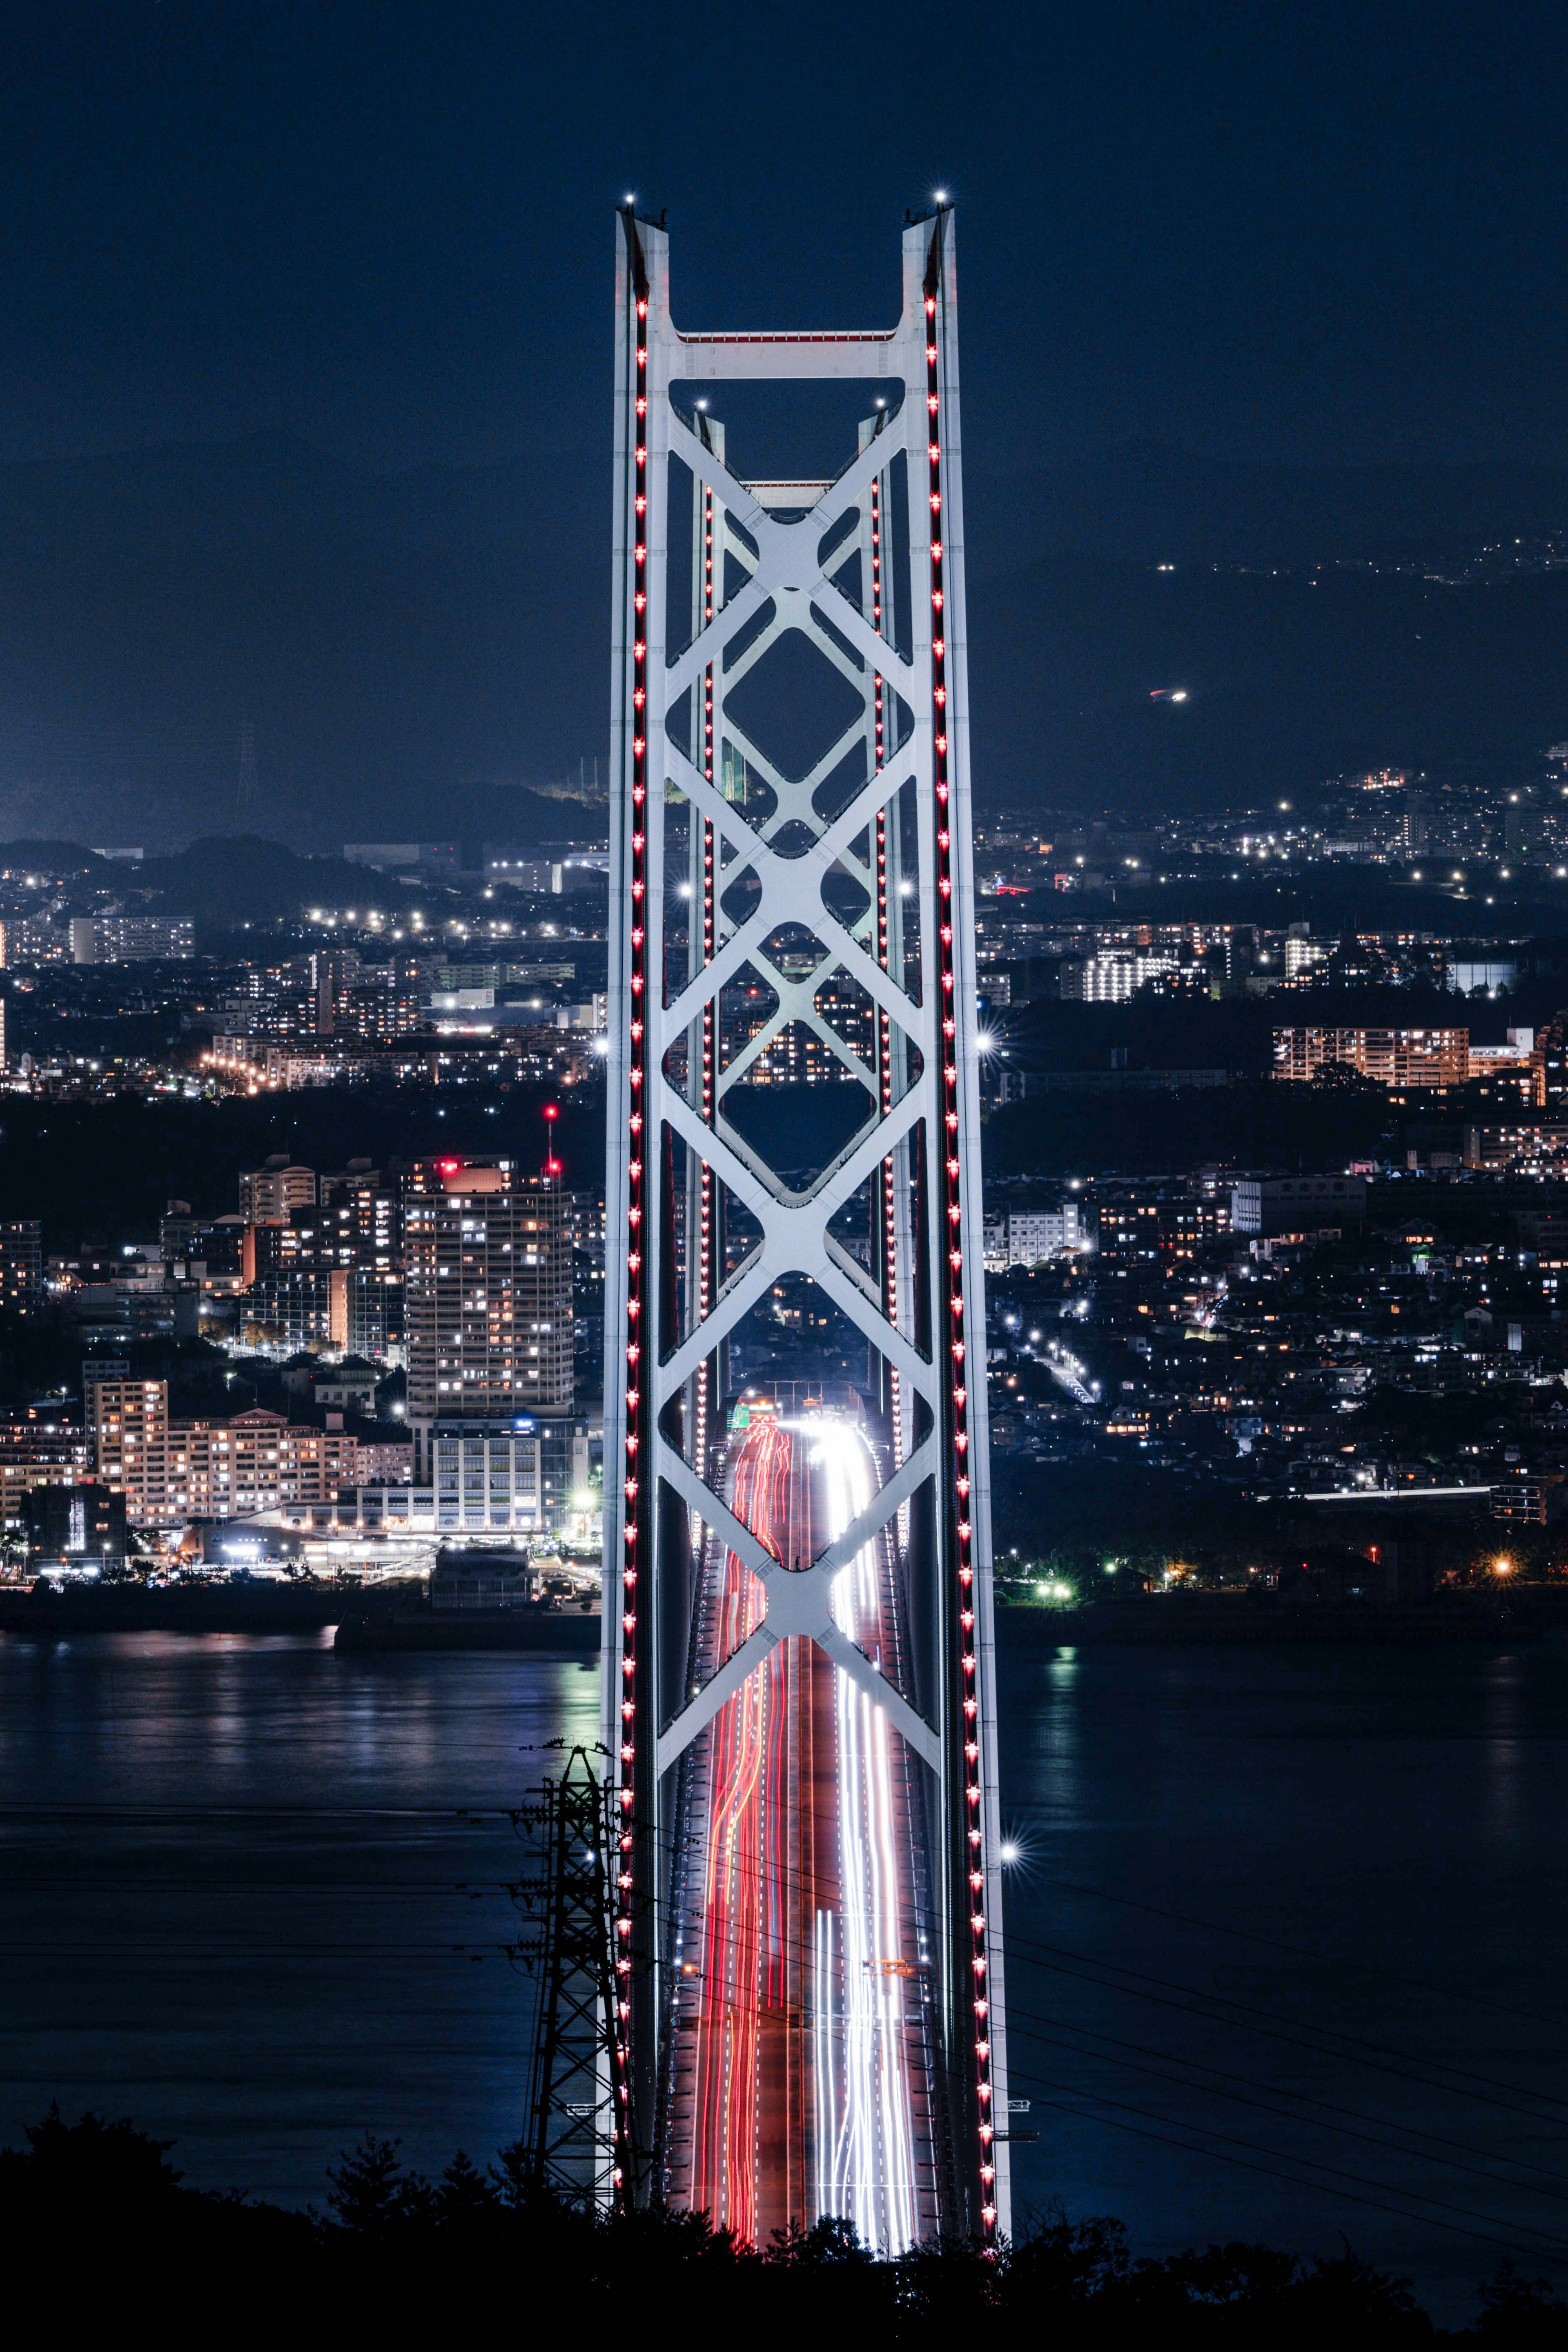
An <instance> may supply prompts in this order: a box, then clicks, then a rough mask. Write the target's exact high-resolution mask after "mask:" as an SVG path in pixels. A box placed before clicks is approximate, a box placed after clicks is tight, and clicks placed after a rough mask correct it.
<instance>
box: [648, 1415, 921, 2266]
mask: <svg viewBox="0 0 1568 2352" xmlns="http://www.w3.org/2000/svg"><path fill="white" fill-rule="evenodd" d="M722 1483H723V1490H724V1494H725V1499H726V1500H727V1501H728V1503H729V1505H730V1507H731V1510H733V1511H734V1513H735V1514H736V1516H737V1517H739V1518H741V1519H742V1520H743V1521H744V1523H745V1524H746V1525H747V1526H748V1527H749V1528H751V1529H752V1532H753V1533H754V1534H755V1535H756V1536H757V1538H759V1540H760V1541H761V1542H762V1543H763V1545H764V1546H765V1547H766V1548H767V1549H768V1550H769V1551H770V1552H771V1553H772V1554H773V1557H774V1559H777V1560H779V1561H780V1562H781V1563H782V1564H783V1565H784V1567H786V1568H791V1567H795V1566H797V1565H798V1566H805V1565H806V1564H807V1563H809V1561H810V1560H811V1559H814V1558H815V1557H816V1555H817V1554H819V1553H820V1552H821V1551H822V1550H823V1549H825V1548H826V1545H827V1544H829V1543H830V1542H832V1541H833V1539H834V1538H835V1537H836V1536H837V1535H839V1534H841V1533H842V1532H843V1531H844V1530H845V1529H846V1528H848V1527H849V1526H850V1525H851V1524H852V1522H853V1521H854V1520H855V1519H856V1518H857V1517H858V1516H859V1515H860V1513H861V1512H862V1511H864V1510H865V1509H866V1507H868V1504H869V1503H870V1501H871V1498H872V1496H873V1495H874V1493H875V1491H876V1488H877V1485H878V1483H879V1465H878V1459H877V1454H876V1452H875V1449H874V1448H873V1446H872V1444H870V1442H869V1441H868V1437H867V1435H866V1433H865V1432H864V1430H863V1429H862V1427H861V1426H860V1424H859V1423H858V1422H857V1421H856V1420H855V1419H854V1418H853V1417H851V1416H850V1415H848V1414H846V1413H837V1412H826V1411H819V1412H805V1413H803V1414H797V1415H791V1416H789V1417H787V1418H785V1417H781V1416H780V1415H779V1414H778V1413H776V1412H772V1411H769V1410H766V1409H763V1410H760V1411H753V1412H752V1416H751V1420H750V1425H749V1426H747V1427H743V1428H741V1429H738V1430H736V1431H735V1432H734V1433H732V1434H731V1439H730V1443H729V1446H728V1449H727V1453H726V1455H725V1458H724V1465H723V1471H722ZM832 1601H833V1612H834V1616H835V1619H836V1621H837V1623H838V1624H839V1625H840V1626H841V1627H842V1628H843V1630H844V1631H845V1632H846V1633H848V1634H849V1635H850V1637H851V1639H853V1640H854V1641H856V1642H857V1643H858V1644H859V1646H860V1647H861V1648H862V1649H863V1650H865V1651H866V1653H867V1654H868V1656H870V1657H871V1658H873V1659H874V1660H878V1661H879V1662H880V1661H881V1660H883V1659H884V1658H885V1659H886V1661H887V1664H888V1670H889V1672H894V1673H896V1671H897V1661H898V1658H899V1657H900V1655H901V1654H902V1643H903V1628H902V1624H901V1605H900V1582H899V1576H898V1571H897V1567H896V1563H895V1560H894V1559H893V1555H892V1549H891V1537H890V1535H883V1536H880V1537H879V1538H876V1539H874V1540H873V1541H872V1542H871V1543H870V1544H868V1545H867V1546H866V1548H865V1549H863V1550H862V1551H861V1552H860V1553H859V1554H858V1555H857V1557H856V1558H855V1559H853V1560H851V1561H850V1562H849V1564H848V1565H847V1567H846V1568H844V1569H842V1570H840V1571H839V1573H838V1575H837V1578H836V1579H835V1582H834V1587H833V1594H832ZM765 1614H766V1589H765V1587H764V1586H763V1583H762V1581H761V1580H760V1579H759V1578H757V1577H756V1576H754V1575H752V1572H751V1571H750V1570H748V1569H747V1568H746V1567H745V1566H744V1564H743V1563H742V1561H741V1560H740V1559H738V1558H737V1557H736V1555H735V1554H734V1553H733V1552H731V1551H730V1550H729V1549H727V1548H726V1547H722V1546H721V1545H719V1544H717V1543H713V1542H710V1545H709V1548H708V1550H707V1553H706V1555H705V1557H704V1560H703V1563H702V1577H701V1591H700V1601H699V1614H698V1629H697V1642H696V1645H695V1646H696V1658H697V1668H698V1678H699V1679H703V1678H705V1677H706V1675H708V1674H710V1673H711V1672H713V1671H714V1670H715V1669H716V1668H717V1667H718V1665H719V1664H721V1663H722V1661H723V1660H724V1659H725V1658H727V1657H728V1656H730V1655H731V1653H732V1652H733V1651H734V1650H735V1649H737V1648H738V1647H739V1646H740V1644H741V1643H742V1642H743V1641H744V1640H745V1639H746V1638H747V1636H748V1635H749V1634H750V1633H752V1631H753V1629H754V1628H755V1627H756V1626H757V1625H758V1624H759V1623H761V1622H763V1618H764V1616H765ZM913 1801H918V1800H917V1799H916V1798H915V1793H914V1786H913V1775H912V1770H911V1768H910V1762H909V1759H907V1758H906V1755H905V1752H904V1748H903V1743H902V1742H901V1740H900V1738H899V1737H898V1735H897V1734H896V1733H895V1732H894V1731H893V1730H892V1729H891V1727H889V1723H888V1719H887V1717H886V1715H885V1714H884V1712H883V1710H882V1709H881V1708H880V1707H879V1706H875V1705H874V1704H873V1703H872V1701H871V1700H870V1699H869V1697H868V1696H866V1695H865V1694H864V1693H863V1692H861V1691H860V1690H859V1689H858V1687H857V1685H855V1684H854V1683H853V1682H851V1680H850V1679H849V1677H848V1676H847V1675H845V1674H844V1673H843V1672H842V1671H841V1670H840V1669H838V1668H837V1667H835V1666H834V1665H833V1664H832V1663H831V1661H830V1660H829V1659H828V1658H827V1657H826V1655H825V1654H823V1652H822V1651H821V1650H819V1649H818V1648H817V1647H816V1645H815V1644H814V1643H810V1642H808V1641H805V1640H804V1639H801V1638H791V1639H789V1640H786V1641H784V1642H780V1643H777V1644H776V1645H775V1646H774V1647H773V1650H772V1651H771V1652H770V1653H769V1654H768V1657H767V1659H766V1660H765V1662H764V1663H763V1665H761V1666H760V1667H759V1668H757V1670H756V1671H755V1672H754V1673H752V1675H750V1676H749V1677H748V1678H747V1680H746V1682H745V1683H744V1684H743V1685H742V1688H741V1689H740V1690H739V1691H738V1692H737V1693H736V1694H735V1695H734V1696H732V1697H731V1698H730V1699H729V1700H728V1701H726V1703H725V1705H724V1706H722V1707H721V1709H720V1711H719V1713H718V1715H717V1716H716V1717H715V1718H714V1721H713V1723H712V1725H711V1726H710V1728H709V1729H708V1731H707V1732H705V1733H704V1734H703V1735H701V1738H700V1740H699V1741H698V1742H696V1743H694V1746H693V1748H692V1750H691V1751H690V1757H689V1765H688V1768H687V1772H686V1777H685V1781H684V1786H683V1817H682V1837H681V1852H682V1867H681V1873H680V1877H679V1889H678V1903H679V1906H680V1909H681V1913H682V1916H681V1917H680V1922H679V1958H678V1967H677V1971H676V1977H675V1984H676V1993H675V2003H676V2032H675V2037H674V2068H673V2077H672V2100H671V2109H670V2114H671V2131H670V2135H669V2139H670V2146H669V2177H668V2186H669V2191H670V2194H671V2196H672V2198H673V2199H674V2200H676V2201H679V2202H683V2203H686V2204H689V2205H690V2206H692V2207H694V2208H700V2209H706V2210H708V2211H709V2212H710V2214H711V2215H712V2217H713V2220H714V2221H715V2223H716V2225H718V2226H720V2227H723V2228H729V2229H731V2230H733V2231H735V2233H736V2235H737V2236H738V2237H740V2238H742V2239H744V2240H746V2241H748V2242H757V2243H763V2242H766V2240H767V2239H768V2237H769V2236H770V2234H771V2233H772V2232H773V2231H775V2230H782V2229H784V2228H785V2227H786V2226H788V2225H789V2224H790V2223H792V2222H795V2223H800V2224H803V2225H805V2226H809V2225H810V2224H811V2222H813V2221H815V2220H816V2219H817V2218H819V2217H820V2216H822V2215H824V2214H843V2215H846V2216H847V2218H848V2219H849V2220H851V2221H853V2222H854V2224H855V2227H856V2229H857V2231H858V2233H859V2235H860V2237H861V2238H862V2239H863V2240H864V2241H865V2242H867V2243H868V2244H869V2245H872V2246H875V2247H877V2248H879V2249H880V2250H882V2251H884V2252H893V2251H896V2250H898V2249H899V2248H900V2247H903V2246H907V2245H909V2244H910V2243H912V2242H915V2241H916V2240H917V2239H918V2238H920V2237H922V2236H924V2235H926V2234H927V2233H928V2232H929V2231H931V2230H932V2229H933V2228H934V2227H935V2223H936V2212H935V2205H934V2180H935V2172H934V2158H935V2151H934V2145H933V2142H934V2136H935V2135H934V2125H933V2119H932V2099H931V2079H932V2074H931V2019H930V1976H929V1971H928V1966H927V1963H928V1959H929V1951H928V1933H929V1929H928V1926H927V1921H926V1916H925V1901H924V1892H923V1885H922V1880H921V1873H920V1870H919V1866H918V1859H917V1857H918V1840H917V1837H916V1834H915V1823H914V1822H913V1820H912V1818H911V1805H912V1802H913Z"/></svg>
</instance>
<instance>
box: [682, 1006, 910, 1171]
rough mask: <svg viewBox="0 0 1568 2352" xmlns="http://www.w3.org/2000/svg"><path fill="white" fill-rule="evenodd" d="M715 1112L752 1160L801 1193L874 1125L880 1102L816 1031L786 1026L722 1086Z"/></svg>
mask: <svg viewBox="0 0 1568 2352" xmlns="http://www.w3.org/2000/svg"><path fill="white" fill-rule="evenodd" d="M719 1110H720V1118H721V1123H722V1124H724V1125H725V1126H727V1127H728V1128H730V1129H731V1130H732V1131H733V1133H734V1134H735V1136H736V1137H737V1138H738V1139H740V1141H741V1143H742V1146H743V1147H744V1148H745V1150H746V1151H747V1152H748V1153H749V1154H750V1156H751V1157H752V1160H754V1161H756V1162H757V1163H759V1164H760V1165H761V1166H762V1167H763V1168H764V1169H766V1170H767V1171H768V1172H769V1174H770V1175H772V1176H773V1177H775V1178H777V1180H778V1181H779V1182H780V1183H781V1184H782V1185H784V1187H786V1188H787V1189H788V1190H789V1191H790V1192H796V1193H799V1192H808V1191H809V1190H810V1189H811V1187H812V1186H813V1185H814V1184H816V1182H817V1181H818V1180H819V1179H820V1178H821V1177H822V1176H823V1175H824V1174H825V1173H826V1171H827V1170H828V1169H829V1168H831V1167H832V1166H833V1165H834V1164H835V1163H836V1162H837V1160H839V1159H840V1158H841V1156H842V1155H843V1153H844V1152H845V1150H847V1148H848V1146H849V1145H850V1144H851V1143H852V1142H853V1141H854V1140H855V1139H856V1138H857V1137H858V1135H859V1134H860V1133H861V1131H862V1130H863V1129H866V1128H867V1127H868V1126H869V1125H870V1124H871V1122H872V1120H873V1119H874V1118H875V1117H876V1115H877V1100H876V1097H875V1096H874V1095H873V1093H872V1092H871V1089H870V1087H869V1085H868V1084H867V1083H865V1082H863V1081H861V1080H859V1079H857V1078H854V1077H851V1076H849V1075H848V1073H847V1071H846V1069H845V1067H844V1065H843V1063H842V1062H841V1061H840V1059H839V1057H838V1055H837V1053H836V1052H835V1050H834V1048H833V1047H832V1046H831V1045H828V1044H826V1042H825V1041H824V1039H823V1038H822V1037H820V1036H819V1035H818V1034H817V1033H816V1030H815V1029H813V1028H810V1027H808V1026H807V1025H806V1024H805V1023H804V1022H799V1021H791V1022H786V1023H785V1024H784V1026H783V1027H782V1028H781V1029H779V1030H778V1031H777V1032H776V1033H775V1034H773V1037H771V1038H770V1039H769V1041H768V1043H767V1045H765V1046H763V1048H762V1049H761V1050H760V1051H759V1052H758V1053H757V1054H756V1055H755V1056H754V1058H753V1059H752V1062H751V1064H750V1065H749V1066H748V1067H747V1068H746V1070H745V1072H744V1073H743V1075H742V1076H741V1077H739V1078H737V1079H736V1080H735V1081H734V1082H733V1083H732V1084H731V1085H729V1086H726V1087H721V1092H720V1097H719Z"/></svg>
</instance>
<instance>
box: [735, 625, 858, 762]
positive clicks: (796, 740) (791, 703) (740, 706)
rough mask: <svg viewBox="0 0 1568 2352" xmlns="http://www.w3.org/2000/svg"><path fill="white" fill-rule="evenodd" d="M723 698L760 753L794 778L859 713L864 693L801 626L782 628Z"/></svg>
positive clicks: (822, 755)
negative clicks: (852, 683) (799, 627)
mask: <svg viewBox="0 0 1568 2352" xmlns="http://www.w3.org/2000/svg"><path fill="white" fill-rule="evenodd" d="M725 667H726V670H730V669H732V668H733V667H734V663H733V662H732V661H731V659H730V656H729V653H728V649H727V650H726V659H725ZM724 703H725V709H726V710H727V711H728V713H729V715H730V717H731V719H733V721H734V723H735V724H736V725H737V726H738V727H739V728H740V729H741V730H742V733H743V734H744V735H745V736H746V738H747V739H748V740H749V741H750V742H751V743H752V745H753V746H754V747H755V749H756V751H758V752H759V753H760V754H761V756H762V757H763V759H764V760H766V761H768V762H769V763H770V765H771V766H773V768H775V769H776V770H777V772H778V773H779V774H780V775H781V776H783V777H784V779H785V780H786V782H791V783H799V782H802V781H803V779H804V778H805V777H806V776H808V775H809V774H810V773H811V772H812V770H813V769H814V768H815V767H816V766H817V764H818V763H819V761H822V760H824V759H826V757H827V755H828V753H829V752H830V751H832V750H833V748H834V746H835V745H836V744H837V742H839V741H840V740H841V739H842V738H843V736H844V735H845V734H846V733H847V731H848V730H849V729H850V728H851V727H853V726H854V724H855V722H856V720H857V719H860V718H862V717H863V715H864V712H865V709H866V697H865V693H864V691H863V690H862V688H859V687H858V686H854V685H851V683H850V681H849V680H848V678H847V677H845V676H844V675H843V672H842V671H841V670H840V669H839V668H838V667H837V666H836V665H835V664H834V662H833V661H831V660H830V659H829V657H828V656H827V655H826V653H824V652H823V650H822V648H821V647H820V646H817V645H815V644H813V642H812V640H811V638H810V637H808V636H807V635H806V634H805V630H804V629H798V628H785V629H782V630H781V631H780V632H779V634H778V635H777V636H775V637H774V639H773V643H772V644H771V645H770V646H767V648H766V649H765V651H763V653H761V654H759V655H758V656H757V657H756V659H755V661H754V662H752V665H751V666H750V667H749V668H748V669H747V670H746V672H745V674H744V676H743V677H738V678H736V679H735V680H734V681H733V683H731V684H730V685H729V686H727V687H726V688H725V696H724Z"/></svg>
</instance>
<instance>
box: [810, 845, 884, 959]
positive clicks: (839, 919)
mask: <svg viewBox="0 0 1568 2352" xmlns="http://www.w3.org/2000/svg"><path fill="white" fill-rule="evenodd" d="M862 838H864V836H862ZM822 903H823V905H824V907H825V908H826V909H827V912H828V913H829V914H830V915H831V916H832V918H833V919H834V921H835V922H836V923H841V924H842V925H843V927H844V929H846V930H847V931H848V932H850V933H852V934H853V935H855V936H856V937H858V938H860V939H861V944H862V945H863V946H869V948H870V950H871V952H872V953H873V954H874V953H875V952H876V944H875V940H873V939H871V938H870V937H869V931H870V930H871V929H874V928H875V927H874V926H869V927H868V933H867V935H866V936H864V937H862V934H861V927H862V924H863V923H865V920H866V918H867V917H868V915H869V914H870V912H871V892H870V888H869V886H868V882H867V881H864V880H862V879H861V877H860V876H859V875H858V874H855V873H853V872H851V870H850V868H849V867H848V866H846V865H845V864H844V862H843V860H842V859H837V860H836V861H835V863H834V864H833V865H832V866H829V867H828V869H827V871H826V874H825V875H824V876H823V877H822Z"/></svg>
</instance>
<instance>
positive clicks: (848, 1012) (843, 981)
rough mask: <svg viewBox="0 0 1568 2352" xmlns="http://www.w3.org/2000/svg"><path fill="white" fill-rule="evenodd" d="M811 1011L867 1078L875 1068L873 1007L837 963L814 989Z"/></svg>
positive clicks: (858, 985)
mask: <svg viewBox="0 0 1568 2352" xmlns="http://www.w3.org/2000/svg"><path fill="white" fill-rule="evenodd" d="M812 1009H813V1011H814V1012H815V1013H816V1014H817V1016H818V1018H819V1019H820V1020H821V1021H822V1022H823V1023H824V1024H825V1025H826V1027H827V1028H829V1029H831V1030H832V1032H833V1034H834V1035H835V1036H836V1037H841V1038H842V1039H843V1041H844V1043H845V1045H847V1046H848V1048H849V1051H850V1052H851V1053H852V1054H853V1055H855V1058H856V1060H857V1061H858V1062H859V1063H861V1064H862V1065H863V1066H864V1067H865V1069H866V1071H867V1073H868V1075H869V1074H870V1073H872V1072H874V1071H875V1069H876V1067H877V1030H878V1022H877V1008H876V1006H875V1004H874V1003H872V1001H871V998H870V996H869V994H868V992H867V991H866V990H865V989H864V988H862V987H861V985H860V982H858V980H853V979H851V977H850V976H849V974H848V973H847V971H845V970H844V968H843V966H842V965H841V964H839V965H836V966H835V967H834V969H833V971H830V972H829V973H828V975H827V977H826V980H825V981H823V982H821V984H820V986H819V987H818V989H817V991H816V995H815V996H814V997H813V999H812Z"/></svg>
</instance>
